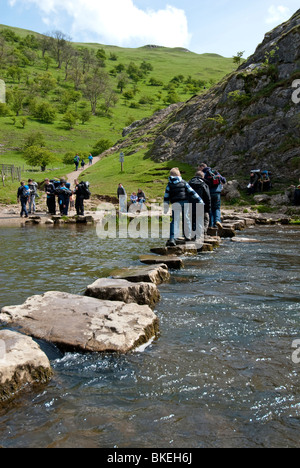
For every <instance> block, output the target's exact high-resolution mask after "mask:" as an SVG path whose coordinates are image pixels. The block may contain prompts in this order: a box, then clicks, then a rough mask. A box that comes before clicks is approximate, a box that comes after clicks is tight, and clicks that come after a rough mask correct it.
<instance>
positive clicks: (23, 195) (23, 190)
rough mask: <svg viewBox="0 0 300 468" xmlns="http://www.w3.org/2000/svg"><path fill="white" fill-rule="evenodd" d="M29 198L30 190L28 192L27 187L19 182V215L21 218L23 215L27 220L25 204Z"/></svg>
mask: <svg viewBox="0 0 300 468" xmlns="http://www.w3.org/2000/svg"><path fill="white" fill-rule="evenodd" d="M29 196H30V190H29V187H28V185H25V183H24V182H21V185H20V187H19V188H18V193H17V198H18V201H19V202H21V213H20V216H21V218H22V217H23V214H24V215H25V218H28V211H27V208H26V204H27V202H28V199H29Z"/></svg>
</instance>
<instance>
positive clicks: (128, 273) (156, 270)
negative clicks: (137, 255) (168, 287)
mask: <svg viewBox="0 0 300 468" xmlns="http://www.w3.org/2000/svg"><path fill="white" fill-rule="evenodd" d="M111 277H112V278H115V279H126V280H128V281H130V282H132V283H141V282H142V283H144V282H145V283H154V284H161V283H166V282H168V281H169V280H170V278H171V275H170V272H169V269H168V267H167V265H165V264H163V263H160V264H158V265H156V266H154V265H153V266H148V267H147V266H142V265H141V266H135V267H131V268H123V269H120V270H115V271H113V272H112V274H111Z"/></svg>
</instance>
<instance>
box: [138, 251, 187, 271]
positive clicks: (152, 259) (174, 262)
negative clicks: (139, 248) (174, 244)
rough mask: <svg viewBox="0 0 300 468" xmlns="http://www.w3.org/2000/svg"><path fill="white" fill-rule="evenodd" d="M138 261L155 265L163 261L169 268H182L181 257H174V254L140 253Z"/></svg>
mask: <svg viewBox="0 0 300 468" xmlns="http://www.w3.org/2000/svg"><path fill="white" fill-rule="evenodd" d="M140 261H141V262H142V263H145V264H146V265H157V264H159V263H164V264H165V265H167V266H168V267H169V268H170V269H173V270H180V269H181V268H183V266H184V265H183V261H182V259H181V258H179V257H176V256H175V255H174V256H172V255H166V256H156V255H141V256H140Z"/></svg>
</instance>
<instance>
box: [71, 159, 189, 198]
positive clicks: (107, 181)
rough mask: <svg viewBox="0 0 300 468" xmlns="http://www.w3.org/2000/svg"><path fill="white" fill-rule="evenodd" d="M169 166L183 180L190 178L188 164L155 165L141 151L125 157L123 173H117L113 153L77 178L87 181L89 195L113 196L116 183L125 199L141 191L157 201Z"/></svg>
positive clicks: (118, 165)
mask: <svg viewBox="0 0 300 468" xmlns="http://www.w3.org/2000/svg"><path fill="white" fill-rule="evenodd" d="M172 167H179V169H180V170H181V173H182V177H183V178H184V179H186V180H187V181H189V180H190V179H191V178H192V176H193V175H194V169H193V168H192V167H191V166H189V165H188V164H184V163H182V162H176V161H168V162H167V163H157V162H154V161H152V160H151V159H149V158H148V157H147V155H146V151H145V150H143V151H140V152H138V153H136V154H134V155H129V156H126V154H125V163H124V172H121V164H120V162H119V153H117V154H116V153H115V154H112V155H110V156H107V157H105V158H103V159H102V160H101V161H100V162H99V163H97V164H96V165H95V166H91V167H89V168H88V169H87V170H86V171H85V172H84V175H83V176H81V177H80V179H81V180H83V179H84V180H88V181H89V182H90V184H91V192H92V194H95V193H97V194H102V195H109V196H116V194H117V188H118V184H119V183H122V184H123V186H124V187H125V189H126V192H127V195H128V196H130V195H131V193H132V192H137V190H138V188H141V189H142V190H144V192H145V194H146V197H147V200H149V199H156V200H157V201H161V200H160V199H162V198H163V196H164V193H165V188H166V185H167V182H168V177H169V171H170V169H171V168H172Z"/></svg>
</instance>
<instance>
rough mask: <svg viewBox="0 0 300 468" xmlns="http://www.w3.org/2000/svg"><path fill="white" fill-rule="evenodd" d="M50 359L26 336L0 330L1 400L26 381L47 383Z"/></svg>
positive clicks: (17, 389)
mask: <svg viewBox="0 0 300 468" xmlns="http://www.w3.org/2000/svg"><path fill="white" fill-rule="evenodd" d="M51 376H52V370H51V366H50V362H49V360H48V358H47V356H46V354H45V353H44V352H43V351H42V350H41V349H40V347H39V345H38V344H37V343H36V342H35V341H33V339H32V338H30V337H29V336H25V335H22V334H21V333H17V332H13V331H10V330H0V402H3V401H6V400H9V399H11V398H12V397H13V396H14V395H15V394H16V392H19V391H20V390H21V389H22V388H23V387H25V386H26V385H28V384H29V385H34V384H41V383H46V382H48V381H49V380H50V378H51Z"/></svg>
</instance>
